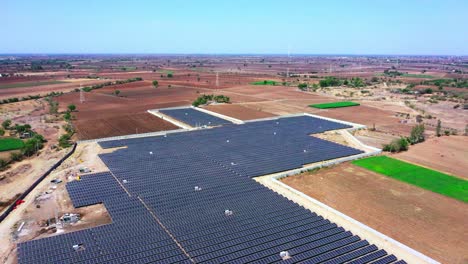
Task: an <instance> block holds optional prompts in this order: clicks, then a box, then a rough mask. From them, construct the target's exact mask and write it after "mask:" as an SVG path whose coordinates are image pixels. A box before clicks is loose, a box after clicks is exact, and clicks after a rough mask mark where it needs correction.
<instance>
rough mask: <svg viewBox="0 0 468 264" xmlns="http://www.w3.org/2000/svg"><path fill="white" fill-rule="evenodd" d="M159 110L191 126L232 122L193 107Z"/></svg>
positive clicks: (218, 124)
mask: <svg viewBox="0 0 468 264" xmlns="http://www.w3.org/2000/svg"><path fill="white" fill-rule="evenodd" d="M159 112H161V113H163V114H165V115H168V116H170V117H173V118H175V119H178V120H180V121H182V122H184V123H186V124H189V125H191V126H193V127H201V126H220V125H225V124H232V123H231V122H229V121H227V120H225V119H222V118H219V117H216V116H213V115H210V114H207V113H204V112H201V111H198V110H195V109H193V108H178V109H165V110H164V109H161V110H159Z"/></svg>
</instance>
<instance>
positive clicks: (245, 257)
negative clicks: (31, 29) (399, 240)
mask: <svg viewBox="0 0 468 264" xmlns="http://www.w3.org/2000/svg"><path fill="white" fill-rule="evenodd" d="M192 111H194V112H192ZM192 111H190V112H187V110H179V111H175V110H173V111H166V112H165V114H167V115H170V116H172V117H174V118H177V119H180V120H181V121H182V122H185V123H188V124H193V125H199V124H204V125H211V126H216V127H213V128H209V129H198V130H192V131H187V132H179V133H171V134H166V135H161V136H153V137H144V138H130V139H122V140H112V141H103V142H99V145H100V146H101V147H102V148H103V149H107V150H114V148H117V149H115V150H114V151H110V152H106V153H103V154H100V155H99V157H100V159H101V160H102V161H103V162H104V163H105V165H106V166H107V167H108V168H109V171H108V172H102V173H95V174H91V175H86V176H83V177H82V178H81V180H80V181H72V182H69V183H67V185H66V189H67V191H68V193H69V196H70V198H71V201H72V203H73V206H74V207H76V208H79V207H85V206H89V205H94V204H98V203H103V204H104V206H105V207H106V208H107V210H108V212H109V214H110V215H111V218H112V223H111V224H107V225H102V226H98V227H93V228H89V229H85V230H80V231H76V232H71V233H65V234H60V235H56V236H51V237H47V238H42V239H37V240H31V241H27V242H23V243H20V244H18V262H19V263H22V264H26V263H279V262H284V263H298V262H302V263H345V262H347V263H371V262H372V263H405V262H404V261H403V260H398V259H397V257H395V256H394V255H391V254H389V253H387V252H386V251H385V250H384V249H379V248H378V247H377V246H375V245H373V244H372V243H369V242H368V241H367V240H366V238H364V237H359V236H357V235H354V234H353V233H351V232H350V231H348V230H345V229H344V228H342V227H340V226H338V225H337V224H335V223H333V222H331V221H330V220H328V219H325V218H324V217H322V216H320V215H318V214H316V213H314V212H312V211H310V210H308V209H305V208H304V207H302V206H300V205H298V204H296V203H294V202H293V201H291V200H289V199H287V198H286V197H283V196H281V195H279V194H277V193H275V192H274V191H272V190H270V189H268V188H267V187H265V186H263V185H261V184H260V183H258V182H256V181H254V180H253V179H252V178H254V177H257V176H262V175H268V174H273V173H277V172H283V171H288V170H292V169H296V168H301V167H302V166H304V165H306V164H310V163H315V162H320V161H326V160H333V159H337V158H341V157H348V156H353V155H357V154H360V153H362V151H361V150H358V149H354V148H351V147H348V146H344V145H339V144H336V143H333V142H330V141H326V140H322V139H319V138H316V137H313V136H310V134H316V133H322V132H325V131H331V130H338V129H347V128H350V126H349V125H345V124H342V123H338V122H332V121H328V120H324V119H319V118H314V117H311V116H296V117H284V118H277V119H269V120H260V121H254V122H248V123H245V124H241V125H238V124H232V123H230V122H226V121H225V120H222V119H219V118H214V117H210V116H209V115H208V114H205V113H202V112H199V111H196V110H192ZM186 113H187V114H186ZM218 119H219V120H218Z"/></svg>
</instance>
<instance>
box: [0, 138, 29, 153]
mask: <svg viewBox="0 0 468 264" xmlns="http://www.w3.org/2000/svg"><path fill="white" fill-rule="evenodd" d="M23 146H24V142H23V141H22V140H21V139H17V138H0V151H7V150H14V149H20V148H22V147H23Z"/></svg>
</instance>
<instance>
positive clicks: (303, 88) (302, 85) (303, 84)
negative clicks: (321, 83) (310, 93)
mask: <svg viewBox="0 0 468 264" xmlns="http://www.w3.org/2000/svg"><path fill="white" fill-rule="evenodd" d="M297 88H299V89H301V90H302V91H305V90H307V83H300V84H298V85H297Z"/></svg>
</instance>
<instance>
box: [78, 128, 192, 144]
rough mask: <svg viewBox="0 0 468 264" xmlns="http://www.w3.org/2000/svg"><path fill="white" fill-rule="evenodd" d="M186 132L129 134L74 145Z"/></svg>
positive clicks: (168, 131) (167, 131)
mask: <svg viewBox="0 0 468 264" xmlns="http://www.w3.org/2000/svg"><path fill="white" fill-rule="evenodd" d="M187 130H188V129H174V130H166V131H157V132H149V133H141V134H131V135H125V136H116V137H106V138H96V139H87V140H78V141H77V142H76V143H77V144H82V143H92V142H104V141H112V140H122V139H130V138H142V137H155V136H163V135H166V134H171V133H178V132H184V131H187Z"/></svg>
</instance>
